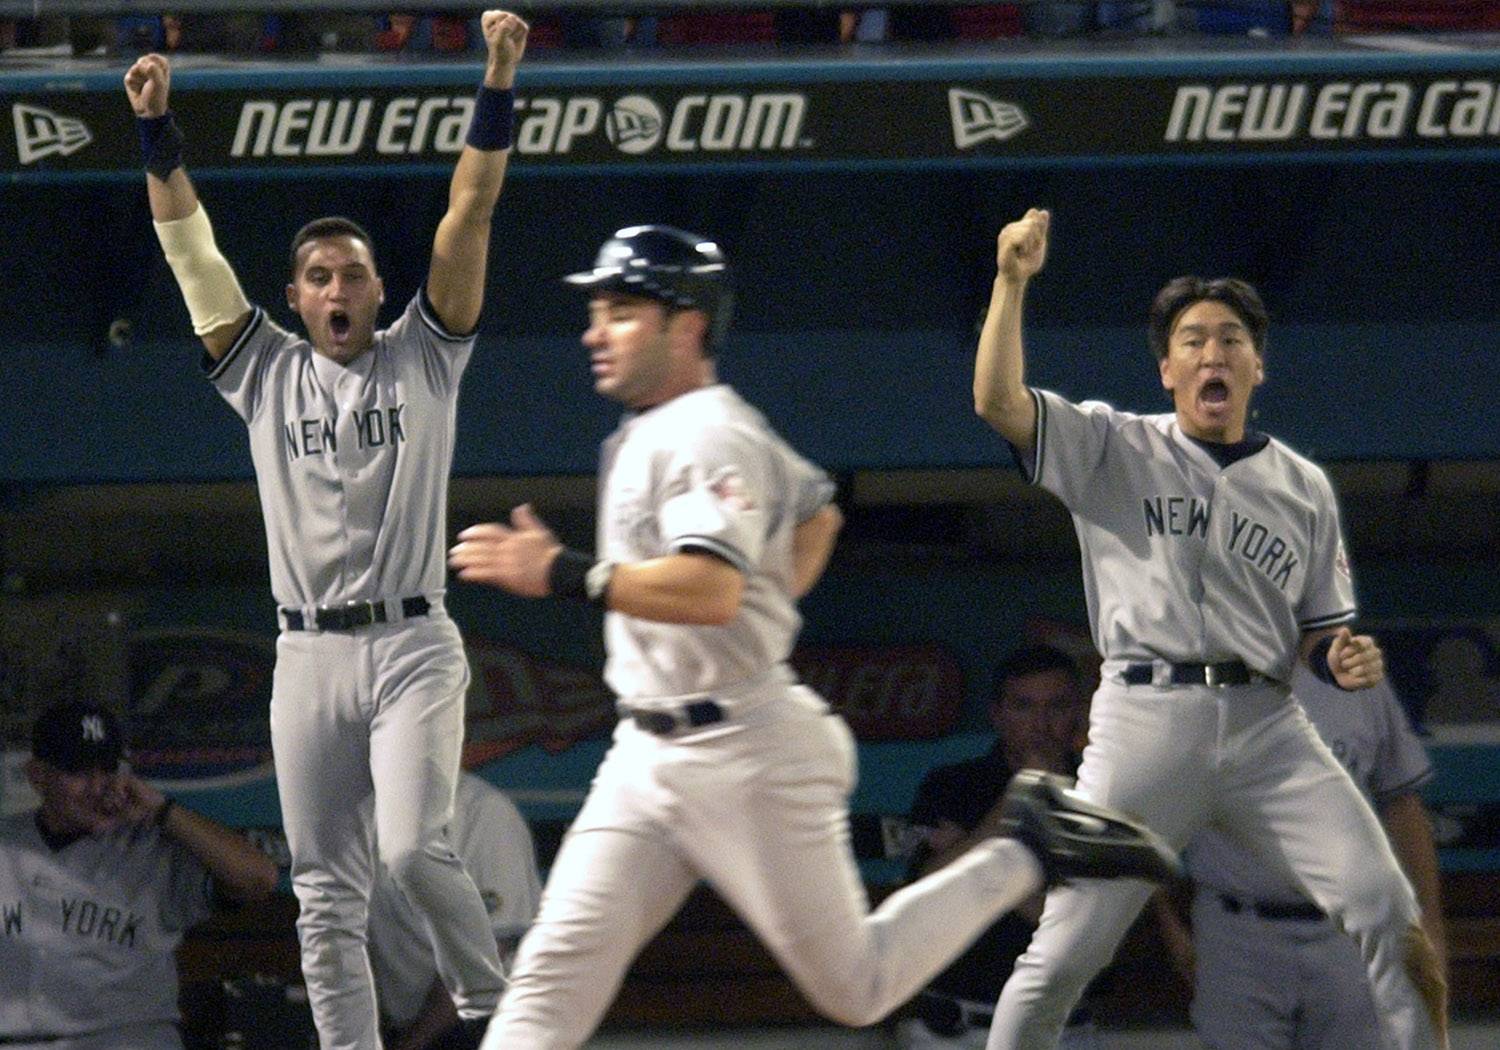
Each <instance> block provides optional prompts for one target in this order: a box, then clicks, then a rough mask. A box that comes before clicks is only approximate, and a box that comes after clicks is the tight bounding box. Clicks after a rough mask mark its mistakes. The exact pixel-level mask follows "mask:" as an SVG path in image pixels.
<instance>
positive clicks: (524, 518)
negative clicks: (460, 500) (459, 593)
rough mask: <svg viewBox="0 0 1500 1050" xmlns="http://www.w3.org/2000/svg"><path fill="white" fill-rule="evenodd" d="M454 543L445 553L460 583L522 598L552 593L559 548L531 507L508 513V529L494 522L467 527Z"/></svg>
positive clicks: (545, 595) (523, 507)
mask: <svg viewBox="0 0 1500 1050" xmlns="http://www.w3.org/2000/svg"><path fill="white" fill-rule="evenodd" d="M458 540H459V542H458V543H457V545H455V546H454V547H453V548H452V549H451V550H450V551H449V552H448V564H449V565H450V566H451V567H452V568H453V569H454V570H455V571H456V572H457V573H458V578H459V579H460V580H468V581H469V582H471V583H488V584H491V585H492V586H495V587H503V588H505V589H506V590H507V591H510V592H511V593H512V594H519V595H521V596H522V597H525V598H545V597H547V596H548V595H549V594H551V593H552V584H551V582H550V578H549V577H550V574H551V571H552V562H553V560H554V559H555V558H556V557H557V555H558V552H560V551H561V550H562V544H561V543H559V542H558V539H557V536H555V535H554V534H553V532H552V530H551V529H549V528H547V526H546V525H545V524H544V523H543V522H542V519H541V518H539V517H537V516H536V513H535V512H534V511H533V510H532V509H531V504H529V503H523V504H521V505H520V506H519V507H517V508H516V509H515V510H513V511H511V512H510V525H508V526H506V525H501V524H498V523H496V522H490V523H489V524H487V525H471V526H470V527H469V528H467V529H464V530H463V531H462V532H460V533H459V534H458Z"/></svg>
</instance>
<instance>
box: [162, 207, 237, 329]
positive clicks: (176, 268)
mask: <svg viewBox="0 0 1500 1050" xmlns="http://www.w3.org/2000/svg"><path fill="white" fill-rule="evenodd" d="M152 225H154V226H155V227H156V236H157V239H158V240H160V241H161V247H162V251H163V252H165V253H166V256H167V265H168V266H170V267H171V268H172V274H173V276H175V277H176V278H177V285H178V287H180V288H181V289H182V298H183V299H184V300H185V301H186V302H187V308H188V316H189V317H191V318H192V319H193V332H194V334H196V335H205V334H206V333H208V332H212V331H213V330H214V329H215V328H220V327H223V326H224V325H227V324H233V323H234V322H235V321H238V320H239V319H240V318H242V317H244V316H245V315H246V314H248V313H249V312H250V302H249V300H247V299H246V298H245V293H244V292H243V291H241V290H240V282H239V279H238V278H237V277H235V275H234V270H232V269H231V268H230V266H229V261H228V260H227V259H225V258H224V256H223V255H222V254H221V253H220V252H219V246H218V245H217V244H215V243H214V228H213V226H212V225H210V224H209V221H208V213H207V212H206V211H204V210H203V205H202V204H199V205H198V208H197V210H196V211H194V212H193V214H191V215H189V216H188V217H187V218H185V219H174V220H172V221H171V222H157V223H153V224H152Z"/></svg>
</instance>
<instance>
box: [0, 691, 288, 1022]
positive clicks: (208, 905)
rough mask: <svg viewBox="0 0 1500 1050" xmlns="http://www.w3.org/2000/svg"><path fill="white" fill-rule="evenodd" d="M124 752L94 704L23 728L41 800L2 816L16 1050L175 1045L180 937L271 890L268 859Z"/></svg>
mask: <svg viewBox="0 0 1500 1050" xmlns="http://www.w3.org/2000/svg"><path fill="white" fill-rule="evenodd" d="M123 748H124V738H123V736H122V735H121V731H120V724H119V722H118V721H117V720H116V719H115V717H114V715H113V714H111V713H110V712H109V711H108V710H106V709H104V708H102V707H99V706H97V705H95V704H89V703H73V702H64V703H59V704H54V705H52V706H50V707H48V708H47V709H46V710H45V711H43V712H42V713H41V715H39V716H38V718H37V720H36V723H35V724H34V725H33V727H32V747H31V757H30V758H28V759H27V761H26V778H27V780H28V781H30V783H31V786H32V787H33V788H34V789H35V791H36V794H37V796H38V797H39V798H40V799H41V806H40V808H38V809H36V810H34V811H31V812H24V813H17V814H14V815H12V816H8V817H5V818H3V819H0V920H3V925H0V1044H3V1045H5V1046H6V1047H8V1048H13V1050H122V1048H128V1050H182V1035H181V1033H180V1032H179V1031H178V1028H177V1022H178V1020H179V1014H178V1009H177V996H178V987H177V960H176V956H175V954H174V953H175V951H176V949H177V946H178V945H179V944H181V943H182V938H183V935H184V934H185V933H186V932H187V931H188V929H189V927H191V926H193V925H194V924H195V923H197V922H199V921H200V920H202V919H206V918H207V917H208V916H209V914H210V913H211V912H212V911H213V910H214V908H215V906H216V905H222V904H232V903H249V902H252V901H257V900H263V899H265V898H266V897H268V896H270V894H271V891H272V890H273V889H274V888H275V886H276V878H277V874H276V864H275V863H274V862H273V861H272V860H271V858H270V857H268V856H266V855H265V854H264V853H262V852H261V851H260V850H259V849H257V848H256V847H255V845H254V844H253V843H251V842H250V840H248V839H247V838H245V837H244V836H243V835H241V834H239V833H238V832H235V831H231V830H230V829H229V828H226V827H224V826H223V825H221V824H217V823H215V822H214V821H212V820H209V819H208V818H207V817H205V816H203V815H202V814H199V813H195V812H193V811H192V810H191V809H188V808H187V807H186V806H183V805H181V804H179V803H178V802H176V801H174V800H173V799H170V798H168V797H166V796H164V795H163V794H162V793H161V792H160V791H158V790H157V789H156V788H154V787H152V786H151V785H150V784H148V783H146V782H145V781H143V780H141V779H140V778H138V777H136V776H135V775H134V774H132V773H129V772H127V771H124V770H123V769H121V767H120V758H121V753H122V751H123Z"/></svg>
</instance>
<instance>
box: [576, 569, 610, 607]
mask: <svg viewBox="0 0 1500 1050" xmlns="http://www.w3.org/2000/svg"><path fill="white" fill-rule="evenodd" d="M614 573H615V563H614V562H612V561H596V562H594V564H593V565H590V566H589V571H588V572H587V573H585V574H584V577H583V589H584V591H585V592H586V593H587V594H588V596H589V601H594V602H597V601H602V600H603V599H604V592H605V591H607V590H609V578H610V577H611V576H613V575H614Z"/></svg>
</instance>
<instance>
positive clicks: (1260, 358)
mask: <svg viewBox="0 0 1500 1050" xmlns="http://www.w3.org/2000/svg"><path fill="white" fill-rule="evenodd" d="M1265 381H1266V355H1265V354H1263V353H1261V352H1260V351H1259V350H1257V351H1255V385H1256V386H1260V385H1261V384H1262V383H1264V382H1265Z"/></svg>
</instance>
